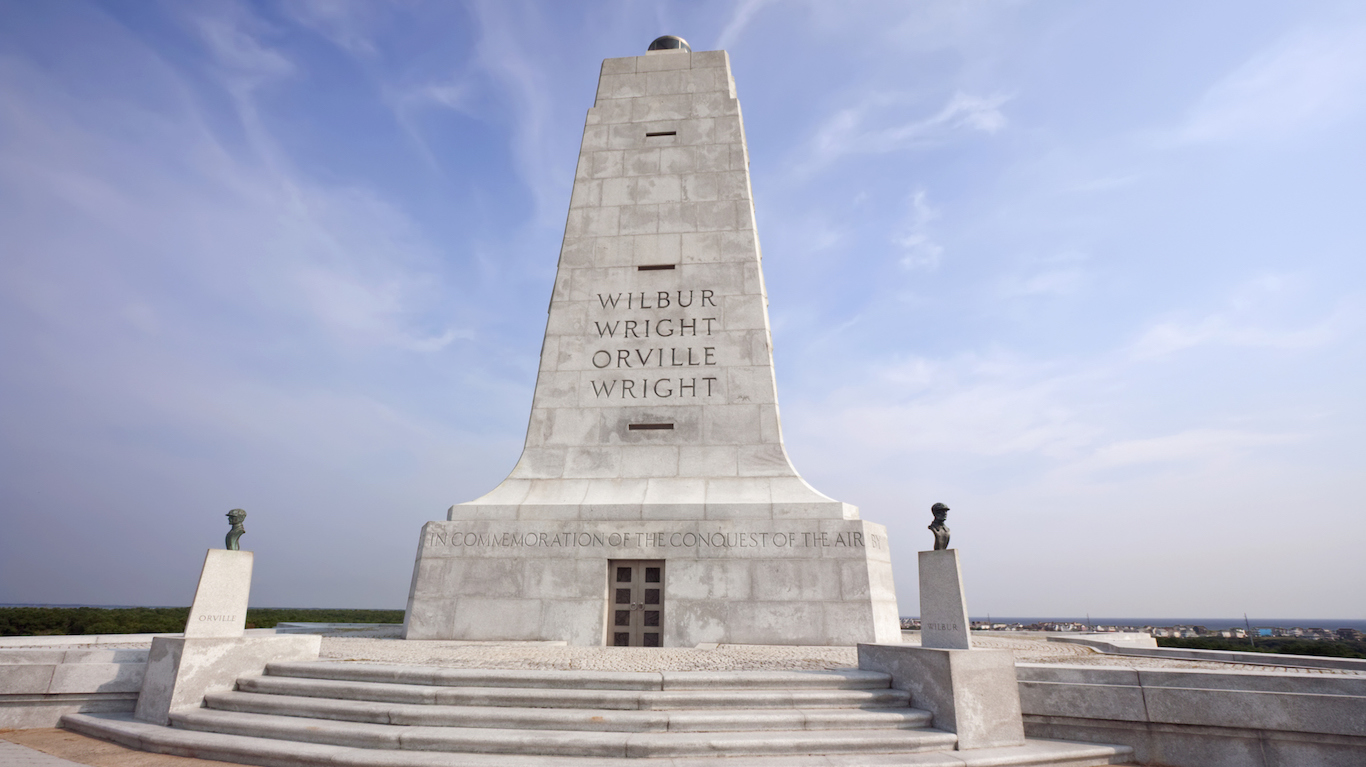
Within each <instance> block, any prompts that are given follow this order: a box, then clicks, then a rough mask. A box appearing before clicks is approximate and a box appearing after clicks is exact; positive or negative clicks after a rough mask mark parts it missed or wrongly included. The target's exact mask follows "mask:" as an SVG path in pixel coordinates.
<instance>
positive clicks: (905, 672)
mask: <svg viewBox="0 0 1366 767" xmlns="http://www.w3.org/2000/svg"><path fill="white" fill-rule="evenodd" d="M930 553H933V554H940V553H952V552H951V551H950V552H922V553H921V556H922V557H923V556H924V555H925V554H930ZM922 561H923V559H922ZM922 572H923V570H922ZM921 620H922V622H923V621H924V616H923V615H922V616H921ZM858 665H859V668H861V669H867V670H871V671H881V672H883V673H886V674H891V676H892V686H893V687H895V688H897V689H899V690H906V691H907V692H909V693H910V694H911V705H912V706H915V707H916V708H923V709H925V710H927V711H930V712H932V713H933V714H934V726H935V727H936V728H938V729H940V730H947V731H948V732H952V733H954V734H956V735H957V736H958V748H959V749H960V750H968V749H974V748H990V747H995V746H1017V745H1020V744H1022V743H1024V740H1025V735H1024V719H1023V717H1022V716H1021V713H1020V689H1019V685H1018V683H1017V682H1016V680H1015V656H1014V653H1012V652H1010V651H1009V650H945V649H938V648H930V647H911V646H907V645H874V644H861V645H859V646H858Z"/></svg>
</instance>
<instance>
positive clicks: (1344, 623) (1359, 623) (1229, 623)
mask: <svg viewBox="0 0 1366 767" xmlns="http://www.w3.org/2000/svg"><path fill="white" fill-rule="evenodd" d="M911 617H915V616H911ZM986 619H987V616H985V615H974V616H972V620H974V621H985V620H986ZM1088 620H1089V622H1090V624H1091V625H1092V626H1137V627H1143V626H1204V627H1205V628H1207V629H1231V628H1244V627H1245V626H1246V624H1245V623H1244V622H1243V618H1242V616H1239V617H1237V618H1105V617H1099V616H1094V615H1093V616H1091V617H1090V618H1089V619H1088V618H1087V617H1086V616H1081V617H1070V618H1015V617H1010V616H1005V615H993V616H991V622H992V623H1022V624H1024V625H1026V626H1028V625H1029V624H1031V623H1087V622H1088ZM1248 622H1249V623H1251V624H1252V627H1253V628H1272V627H1280V628H1286V629H1289V628H1302V629H1314V628H1318V629H1356V630H1357V631H1363V632H1366V620H1351V619H1346V618H1331V619H1323V618H1257V617H1253V616H1250V615H1249V616H1248Z"/></svg>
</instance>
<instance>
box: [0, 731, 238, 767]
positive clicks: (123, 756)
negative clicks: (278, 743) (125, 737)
mask: <svg viewBox="0 0 1366 767" xmlns="http://www.w3.org/2000/svg"><path fill="white" fill-rule="evenodd" d="M223 764H224V763H223V762H214V761H209V760H207V759H191V758H188V757H183V756H171V755H169V754H151V753H148V752H146V751H138V750H137V749H132V748H127V747H125V746H120V745H118V744H117V743H110V742H108V741H104V740H100V739H98V738H92V737H89V736H86V735H80V734H78V733H74V732H70V731H68V730H62V729H58V728H55V727H43V728H36V729H31V730H4V731H0V767H80V766H81V765H87V766H88V767H209V766H210V765H217V767H223Z"/></svg>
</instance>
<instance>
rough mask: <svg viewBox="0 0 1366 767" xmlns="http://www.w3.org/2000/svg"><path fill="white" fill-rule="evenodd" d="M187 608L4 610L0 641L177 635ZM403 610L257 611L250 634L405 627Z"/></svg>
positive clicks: (249, 618)
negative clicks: (282, 627)
mask: <svg viewBox="0 0 1366 767" xmlns="http://www.w3.org/2000/svg"><path fill="white" fill-rule="evenodd" d="M189 615H190V608H188V607H0V636H7V637H8V636H48V635H55V634H174V633H178V632H181V631H184V630H185V620H186V619H187V618H188V617H189ZM402 622H403V611H402V610H327V609H315V608H294V607H253V608H251V609H249V610H247V628H249V629H252V628H257V629H268V628H275V624H277V623H402Z"/></svg>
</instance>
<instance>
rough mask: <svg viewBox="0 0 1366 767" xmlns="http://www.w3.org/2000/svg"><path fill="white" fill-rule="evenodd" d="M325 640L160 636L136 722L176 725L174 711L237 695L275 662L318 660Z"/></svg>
mask: <svg viewBox="0 0 1366 767" xmlns="http://www.w3.org/2000/svg"><path fill="white" fill-rule="evenodd" d="M321 647H322V637H320V636H317V635H309V634H295V635H289V636H260V637H235V638H232V637H201V638H190V637H186V638H180V637H157V638H156V639H153V640H152V651H151V653H150V654H149V655H148V659H147V671H146V674H145V675H144V677H143V680H142V691H141V692H140V693H139V695H138V704H137V709H136V711H135V714H134V715H135V716H136V718H138V719H140V720H142V721H144V722H152V723H154V724H167V723H168V722H170V714H171V712H172V711H174V710H176V709H180V708H185V707H197V706H199V704H200V702H201V701H203V700H204V695H205V694H207V693H210V692H221V691H225V690H231V689H232V688H233V686H234V685H236V683H237V678H238V677H239V676H244V675H247V674H259V673H261V671H262V670H264V669H265V667H266V664H267V663H271V662H274V661H297V660H317V658H318V650H319V648H321Z"/></svg>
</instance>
